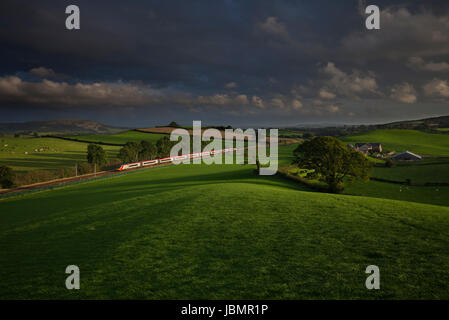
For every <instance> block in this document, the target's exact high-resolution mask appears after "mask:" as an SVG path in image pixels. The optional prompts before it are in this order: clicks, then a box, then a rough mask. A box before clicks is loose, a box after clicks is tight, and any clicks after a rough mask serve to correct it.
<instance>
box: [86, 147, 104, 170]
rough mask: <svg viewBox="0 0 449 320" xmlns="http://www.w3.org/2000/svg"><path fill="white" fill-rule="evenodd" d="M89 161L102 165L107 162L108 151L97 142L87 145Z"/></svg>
mask: <svg viewBox="0 0 449 320" xmlns="http://www.w3.org/2000/svg"><path fill="white" fill-rule="evenodd" d="M87 162H89V163H91V164H97V165H100V166H101V165H104V164H106V162H107V157H106V152H105V151H104V149H103V148H102V147H101V146H99V145H97V144H93V143H91V144H89V145H88V146H87Z"/></svg>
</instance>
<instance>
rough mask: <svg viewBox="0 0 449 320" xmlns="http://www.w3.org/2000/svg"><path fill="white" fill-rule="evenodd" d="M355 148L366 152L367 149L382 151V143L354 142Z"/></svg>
mask: <svg viewBox="0 0 449 320" xmlns="http://www.w3.org/2000/svg"><path fill="white" fill-rule="evenodd" d="M355 149H356V150H358V151H360V152H363V153H367V152H369V151H373V152H382V144H380V143H365V142H363V143H356V144H355Z"/></svg>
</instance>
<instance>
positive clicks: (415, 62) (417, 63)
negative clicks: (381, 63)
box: [407, 57, 449, 72]
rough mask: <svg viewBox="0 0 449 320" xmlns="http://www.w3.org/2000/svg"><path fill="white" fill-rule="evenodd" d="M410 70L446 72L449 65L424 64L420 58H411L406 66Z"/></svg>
mask: <svg viewBox="0 0 449 320" xmlns="http://www.w3.org/2000/svg"><path fill="white" fill-rule="evenodd" d="M407 65H408V66H409V67H410V68H412V69H416V70H424V71H432V72H448V71H449V63H447V62H425V61H424V59H423V58H421V57H411V58H410V59H409V61H408V64H407Z"/></svg>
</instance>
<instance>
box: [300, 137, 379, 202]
mask: <svg viewBox="0 0 449 320" xmlns="http://www.w3.org/2000/svg"><path fill="white" fill-rule="evenodd" d="M293 155H294V158H295V159H294V161H293V163H294V164H296V165H297V166H298V167H300V168H302V169H308V170H310V171H309V172H308V173H307V178H311V179H318V180H320V181H324V182H326V184H327V185H328V188H329V191H330V192H334V193H336V192H340V191H342V190H343V188H344V181H345V180H347V181H353V180H356V179H357V180H359V179H360V180H367V179H369V174H370V172H371V170H372V165H371V164H370V163H369V161H368V159H367V158H366V157H365V156H364V155H363V154H362V153H360V152H357V151H355V150H351V149H349V148H348V147H346V145H344V144H343V143H342V142H341V141H339V140H337V139H335V138H333V137H316V138H313V139H311V140H306V141H305V142H304V143H302V144H300V145H299V146H298V147H297V148H296V149H295V150H294V151H293Z"/></svg>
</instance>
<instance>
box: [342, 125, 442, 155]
mask: <svg viewBox="0 0 449 320" xmlns="http://www.w3.org/2000/svg"><path fill="white" fill-rule="evenodd" d="M341 140H342V141H344V142H345V143H357V142H380V143H382V145H383V148H384V150H387V151H396V152H402V151H406V150H408V151H411V152H414V153H417V154H420V155H433V156H449V135H447V134H438V133H427V132H422V131H417V130H400V129H397V130H396V129H395V130H377V131H372V132H369V133H365V134H360V135H352V136H347V137H343V138H341Z"/></svg>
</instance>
